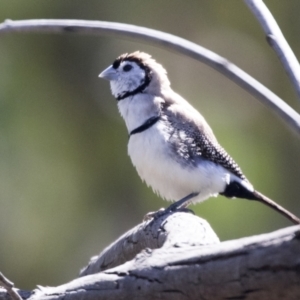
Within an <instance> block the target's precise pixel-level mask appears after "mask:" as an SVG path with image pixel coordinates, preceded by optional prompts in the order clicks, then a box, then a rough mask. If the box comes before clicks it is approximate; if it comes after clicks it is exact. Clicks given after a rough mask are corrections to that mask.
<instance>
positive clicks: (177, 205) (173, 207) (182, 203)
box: [164, 193, 199, 213]
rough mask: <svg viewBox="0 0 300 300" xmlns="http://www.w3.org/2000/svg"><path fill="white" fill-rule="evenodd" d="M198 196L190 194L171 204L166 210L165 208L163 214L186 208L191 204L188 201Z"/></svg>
mask: <svg viewBox="0 0 300 300" xmlns="http://www.w3.org/2000/svg"><path fill="white" fill-rule="evenodd" d="M198 195H199V193H191V194H189V195H187V196H185V197H183V198H182V199H180V200H178V201H176V202H174V203H172V204H171V205H170V206H169V207H168V208H166V209H165V211H164V213H169V212H171V211H175V210H179V209H183V208H186V207H187V206H189V205H190V204H191V201H190V200H191V199H192V198H194V197H196V196H198Z"/></svg>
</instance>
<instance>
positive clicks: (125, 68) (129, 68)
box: [123, 65, 132, 72]
mask: <svg viewBox="0 0 300 300" xmlns="http://www.w3.org/2000/svg"><path fill="white" fill-rule="evenodd" d="M131 69H132V65H125V66H124V67H123V71H125V72H128V71H130V70H131Z"/></svg>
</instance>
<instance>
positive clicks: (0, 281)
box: [0, 272, 22, 300]
mask: <svg viewBox="0 0 300 300" xmlns="http://www.w3.org/2000/svg"><path fill="white" fill-rule="evenodd" d="M0 285H2V286H3V287H4V288H5V289H6V291H7V293H8V294H9V295H10V297H11V298H12V299H13V300H22V298H21V296H20V295H19V294H18V293H17V291H16V289H14V283H13V282H11V281H10V280H8V279H7V278H6V277H5V276H4V275H3V274H2V273H1V272H0Z"/></svg>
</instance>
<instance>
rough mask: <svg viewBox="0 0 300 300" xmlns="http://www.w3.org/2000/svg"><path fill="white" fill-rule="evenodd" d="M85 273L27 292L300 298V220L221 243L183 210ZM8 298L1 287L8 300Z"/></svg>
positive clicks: (137, 232)
mask: <svg viewBox="0 0 300 300" xmlns="http://www.w3.org/2000/svg"><path fill="white" fill-rule="evenodd" d="M199 237H200V238H199ZM144 247H147V248H146V249H144V250H142V251H141V252H140V250H141V249H143V248H144ZM150 247H151V248H152V249H150ZM157 247H159V248H157ZM154 248H157V249H154ZM137 252H140V253H139V254H137V255H136V253H137ZM132 257H133V259H131V258H132ZM127 259H131V260H129V261H127V262H125V261H126V260H127ZM114 265H115V267H113V268H111V267H112V266H114ZM116 265H117V266H116ZM104 269H106V270H105V271H102V272H99V273H97V272H98V271H99V270H104ZM87 274H91V275H87ZM81 276H82V277H79V278H77V279H75V280H73V281H71V282H69V283H67V284H64V285H61V286H58V287H46V288H43V287H39V288H38V289H37V290H35V291H33V292H31V293H27V294H26V293H25V292H20V295H21V296H22V297H23V298H24V299H47V300H52V299H56V300H58V299H64V298H65V297H67V298H68V299H71V300H76V299H80V300H82V299H89V300H93V299H97V300H99V299H131V300H132V299H145V300H147V299H187V298H188V299H206V300H210V299H213V300H217V299H251V300H254V299H259V300H270V299H272V300H277V299H278V300H279V299H280V300H282V299H285V300H289V299H292V300H296V299H300V226H292V227H288V228H285V229H281V230H278V231H275V232H273V233H269V234H263V235H259V236H253V237H248V238H243V239H238V240H234V241H227V242H222V243H219V242H218V238H217V237H216V235H215V233H214V232H213V231H212V229H211V228H210V226H209V225H208V223H207V222H206V221H204V220H202V219H200V218H198V217H197V216H194V215H192V214H190V213H183V212H177V213H173V214H169V215H168V216H164V217H161V218H158V219H155V220H154V221H153V220H152V221H148V222H144V223H142V224H140V225H139V226H137V227H135V228H133V229H132V230H130V231H129V232H127V233H126V234H124V235H123V236H122V237H121V238H119V239H118V240H117V241H116V242H115V243H113V244H112V245H111V246H109V247H107V248H106V249H105V250H104V251H103V252H102V253H101V254H100V255H99V256H97V257H95V258H93V259H92V260H91V262H90V263H89V265H88V266H87V267H86V268H85V269H84V270H83V271H82V273H81ZM8 299H9V297H8V295H7V294H6V293H5V292H4V291H2V292H1V291H0V300H8Z"/></svg>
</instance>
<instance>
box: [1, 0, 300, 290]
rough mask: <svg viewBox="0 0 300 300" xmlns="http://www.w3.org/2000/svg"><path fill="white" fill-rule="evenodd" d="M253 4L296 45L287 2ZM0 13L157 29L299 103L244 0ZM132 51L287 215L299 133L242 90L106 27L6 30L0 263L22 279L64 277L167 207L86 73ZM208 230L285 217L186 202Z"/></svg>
mask: <svg viewBox="0 0 300 300" xmlns="http://www.w3.org/2000/svg"><path fill="white" fill-rule="evenodd" d="M265 3H266V4H267V5H268V7H269V9H270V10H271V11H272V13H273V14H274V16H275V18H276V20H277V21H278V23H279V25H280V27H281V29H282V31H283V33H284V34H285V37H286V38H287V40H288V42H289V43H290V45H291V47H292V48H293V50H294V52H295V54H296V55H299V52H300V40H299V36H300V18H299V10H300V2H299V1H298V0H290V1H272V0H268V1H267V0H266V1H265ZM0 17H1V18H0V19H1V20H2V21H3V20H5V19H13V20H18V19H41V18H60V19H86V20H105V21H114V22H123V23H130V24H135V25H140V26H145V27H149V28H153V29H158V30H161V31H165V32H169V33H172V34H175V35H178V36H181V37H184V38H186V39H189V40H191V41H193V42H196V43H199V44H200V45H202V46H204V47H207V48H208V49H210V50H213V51H215V52H216V53H218V54H220V55H222V56H224V57H226V58H227V59H229V60H231V61H232V62H234V63H235V64H237V65H238V66H239V67H241V68H242V69H244V70H245V71H246V72H248V73H249V74H251V75H252V76H253V77H255V78H256V79H258V80H259V81H261V82H262V83H263V84H265V85H266V86H267V87H269V88H270V89H271V90H272V91H274V92H275V93H276V94H278V95H279V96H280V97H282V98H283V99H284V100H285V101H286V102H287V103H288V104H290V105H291V106H292V107H293V108H295V109H296V110H298V111H300V102H299V101H298V100H297V97H296V94H295V92H294V90H293V88H292V87H291V84H290V82H289V80H288V78H287V76H286V74H285V72H284V70H283V68H282V66H281V64H280V62H279V61H278V59H277V57H276V55H275V54H274V52H273V50H272V49H271V48H270V47H269V46H268V44H267V43H266V39H265V36H264V33H263V32H262V29H261V27H260V25H259V24H258V22H257V21H256V19H255V18H254V16H253V15H252V13H251V12H250V10H249V9H248V8H247V7H246V5H245V4H244V2H243V1H224V2H223V1H217V0H210V1H204V0H201V1H200V0H198V1H189V2H187V1H182V0H164V1H159V0H152V1H140V0H129V1H123V0H110V1H99V0H90V1H77V0H64V1H59V0H52V1H33V0H27V1H26V3H25V2H24V1H15V0H10V1H3V2H2V3H1V8H0ZM134 50H142V51H146V52H149V53H150V54H152V55H153V56H154V58H156V59H157V60H158V61H159V62H161V63H162V64H163V65H164V66H165V67H166V69H167V70H168V73H169V78H170V80H171V82H172V86H173V88H174V90H175V91H177V92H179V93H180V94H181V95H183V96H184V97H185V98H187V99H188V100H189V101H190V102H192V104H193V105H194V106H195V107H196V108H197V109H199V110H200V111H201V112H202V114H203V115H204V116H205V118H206V119H207V120H208V122H209V123H210V125H211V126H212V128H213V130H214V132H215V134H216V136H217V138H218V139H219V141H220V143H221V144H222V145H223V146H224V148H225V149H226V150H227V151H228V152H229V153H230V154H231V155H232V156H233V157H234V159H235V160H236V161H237V162H238V163H239V165H240V166H241V168H242V170H243V172H244V173H245V174H246V175H247V177H248V178H249V180H250V181H251V182H252V183H253V184H254V186H255V187H256V188H257V189H258V190H260V191H261V192H263V193H265V194H266V195H268V196H269V197H271V198H273V199H274V200H276V201H277V202H278V203H280V204H281V205H283V206H284V207H286V208H287V209H289V210H290V211H292V212H294V213H295V214H297V215H298V216H299V215H300V205H299V204H300V196H299V195H300V182H299V178H300V143H299V137H297V136H296V134H294V132H292V131H291V130H290V129H289V128H287V126H286V125H285V124H284V123H283V122H282V121H281V120H279V119H278V118H277V117H276V116H275V115H274V114H273V113H272V112H270V111H269V110H268V109H267V108H266V107H264V106H263V105H261V104H260V103H259V102H258V101H257V100H256V99H255V98H254V97H252V96H251V95H249V94H247V93H246V92H245V91H244V90H242V89H241V88H240V87H238V86H237V85H235V84H234V83H232V82H231V81H230V80H228V79H227V78H225V77H224V76H222V75H220V74H219V73H217V72H216V71H214V70H212V69H210V68H208V67H207V66H205V65H203V64H201V63H199V62H196V61H194V60H192V59H190V58H187V57H184V56H180V55H177V54H174V53H170V52H168V51H166V50H163V49H158V48H156V47H154V46H150V45H144V44H142V43H138V42H132V41H126V40H125V39H117V38H113V37H100V36H98V37H96V36H83V35H76V34H65V35H54V34H37V33H35V34H16V33H15V34H7V35H1V43H0V70H1V72H0V204H1V209H0V240H1V247H0V270H1V271H2V272H3V273H4V274H5V275H6V276H7V277H8V278H10V279H11V280H12V281H14V282H15V284H16V286H17V287H19V288H22V289H32V288H34V287H35V285H36V284H39V285H50V286H51V285H52V286H54V285H59V284H63V283H65V282H67V281H69V280H71V279H73V278H75V277H76V276H77V274H78V272H79V269H80V268H81V267H83V266H84V265H86V264H87V262H88V261H89V258H90V257H91V256H92V255H95V254H97V253H99V252H100V251H101V250H102V249H103V248H104V247H105V246H107V245H108V244H109V243H110V242H112V241H114V240H115V239H116V238H117V237H118V236H119V235H121V234H122V233H124V232H125V231H126V230H128V229H130V228H131V227H133V226H135V225H136V224H138V223H139V222H141V220H142V218H143V216H144V215H145V214H146V213H147V212H149V211H154V210H157V209H159V208H160V207H163V206H167V205H168V203H167V202H165V201H163V200H161V199H160V198H159V197H157V196H156V195H155V194H154V193H153V192H152V190H151V189H150V188H147V186H146V185H145V184H144V183H142V182H141V180H140V178H139V177H138V175H137V173H136V171H135V169H134V168H133V166H132V165H131V162H130V159H129V157H128V156H127V141H128V136H127V131H126V128H125V125H124V123H123V120H122V119H121V117H120V116H119V113H118V110H117V106H116V101H115V99H114V98H113V97H112V96H111V94H110V88H109V84H108V82H106V81H104V80H100V79H99V78H98V74H99V73H100V72H101V71H102V70H103V69H104V68H106V67H107V66H108V65H109V64H111V63H112V61H113V60H114V59H115V57H117V56H118V55H120V54H122V53H124V52H131V51H134ZM192 209H194V211H195V213H196V214H197V215H199V216H201V217H203V218H205V219H207V220H208V221H209V222H210V224H211V226H212V227H213V229H214V230H215V231H216V233H217V234H218V236H219V237H220V238H221V240H228V239H235V238H239V237H244V236H249V235H254V234H260V233H265V232H269V231H272V230H276V229H279V228H282V227H285V226H290V225H291V223H290V222H289V221H287V220H286V219H285V218H283V217H282V216H281V215H279V214H278V213H276V212H274V211H272V210H271V209H269V208H267V207H264V206H263V205H261V204H259V203H253V202H250V201H246V200H245V201H244V200H229V199H226V198H223V197H218V198H213V199H210V200H209V201H206V202H205V203H202V204H198V205H196V206H193V207H192Z"/></svg>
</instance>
